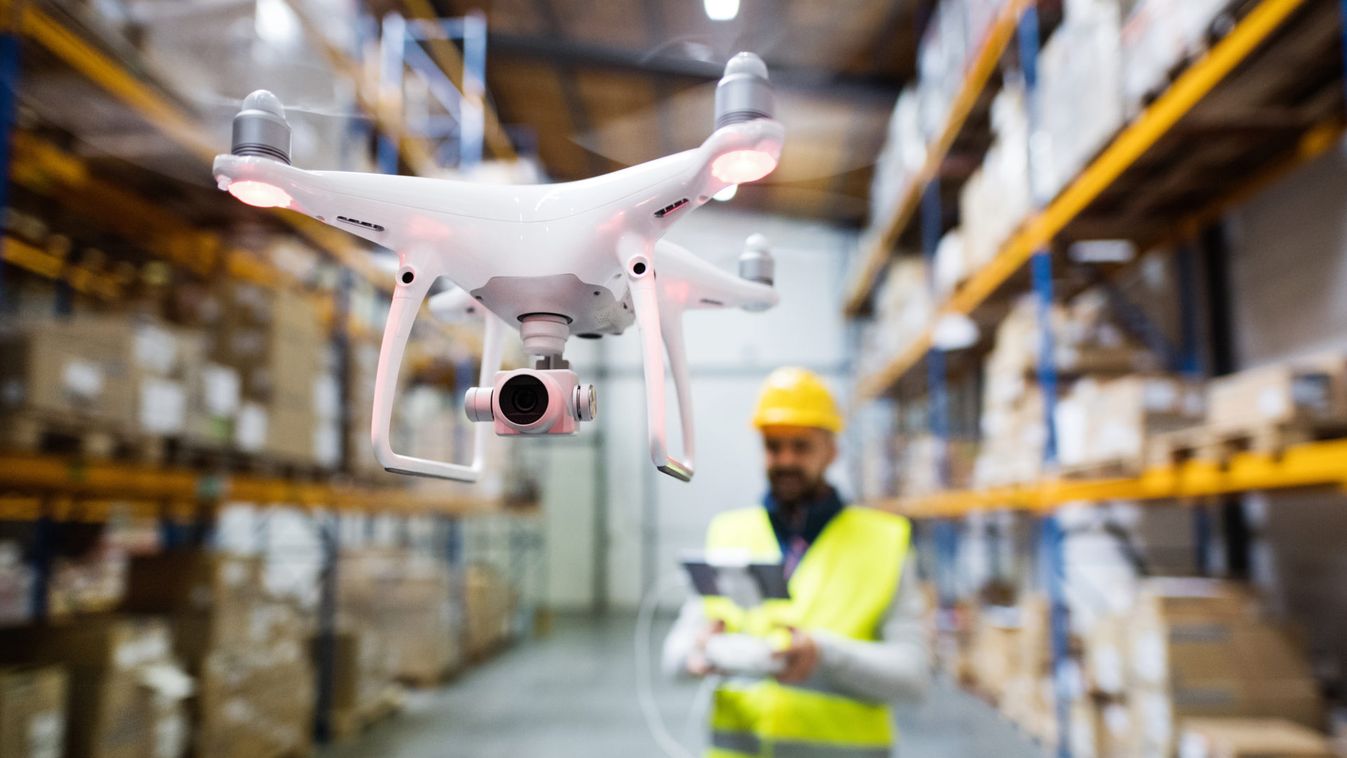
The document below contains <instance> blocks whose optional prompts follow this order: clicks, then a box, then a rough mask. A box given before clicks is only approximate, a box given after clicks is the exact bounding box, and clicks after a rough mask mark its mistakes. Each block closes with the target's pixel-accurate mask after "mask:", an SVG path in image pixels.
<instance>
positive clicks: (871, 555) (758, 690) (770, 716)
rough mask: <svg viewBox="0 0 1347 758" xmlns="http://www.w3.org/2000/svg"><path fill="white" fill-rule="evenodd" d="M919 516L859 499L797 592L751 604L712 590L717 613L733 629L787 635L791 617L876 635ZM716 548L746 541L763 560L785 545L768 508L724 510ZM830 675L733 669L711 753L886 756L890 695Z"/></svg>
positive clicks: (829, 530) (798, 580)
mask: <svg viewBox="0 0 1347 758" xmlns="http://www.w3.org/2000/svg"><path fill="white" fill-rule="evenodd" d="M910 537H911V524H910V523H909V522H908V521H907V519H905V518H903V517H901V516H897V515H894V514H891V513H885V512H882V511H876V510H872V509H868V508H858V507H855V506H850V507H847V508H844V509H842V511H841V512H840V513H838V514H837V515H836V516H834V517H833V519H832V520H831V521H829V522H828V525H827V526H826V527H824V529H823V532H822V533H821V534H820V535H819V536H818V539H816V540H815V541H814V543H813V544H812V545H811V546H810V547H809V549H808V551H806V552H805V554H804V558H803V559H802V560H801V561H800V563H799V565H798V566H797V567H796V569H795V573H794V574H792V575H791V578H790V582H789V584H788V586H789V588H790V599H789V600H768V601H766V602H765V603H764V604H763V605H762V606H760V607H758V608H753V609H749V610H745V609H743V608H740V607H739V606H737V605H735V604H734V603H733V602H732V601H730V600H729V599H728V598H721V597H712V598H706V600H705V612H706V615H707V617H708V618H710V619H711V620H720V621H723V622H724V623H725V627H726V631H728V632H739V633H747V634H754V635H758V636H762V637H766V638H768V639H772V640H775V641H776V642H777V643H778V644H779V643H780V642H782V639H781V638H782V636H783V635H784V634H785V631H784V630H785V628H786V627H796V628H799V629H801V630H803V631H815V630H826V631H829V632H832V633H834V634H837V635H840V636H844V637H850V638H852V639H857V640H876V639H878V636H879V631H880V626H881V624H882V623H883V621H884V618H885V615H886V614H887V612H888V609H889V607H890V605H891V604H892V602H893V597H894V593H895V592H896V591H897V589H898V582H899V581H900V580H901V579H902V569H903V565H904V564H905V563H906V560H907V551H908V546H909V544H910ZM706 548H707V550H708V551H714V550H737V551H747V553H748V554H749V555H750V556H752V557H753V558H754V559H757V560H765V561H772V562H776V561H779V560H781V547H780V544H779V543H778V542H777V539H776V534H775V533H774V532H773V531H772V524H771V521H770V520H769V518H768V516H767V511H766V510H765V509H763V508H748V509H745V510H739V511H731V512H728V513H723V514H721V515H719V516H717V517H716V518H715V519H714V520H713V521H712V522H711V527H710V530H709V531H708V533H707V539H706ZM820 679H821V677H817V676H815V677H811V681H808V682H804V683H802V684H801V685H784V684H780V683H778V682H777V681H776V680H775V679H760V680H746V679H744V680H739V679H729V680H727V681H725V682H724V683H722V684H721V686H720V687H719V688H718V689H717V690H716V693H715V700H714V705H713V707H712V711H711V748H710V750H709V751H708V752H707V758H750V757H751V758H791V757H792V756H810V757H814V756H827V758H871V757H872V756H873V757H874V758H882V757H886V756H888V755H889V754H890V751H891V749H892V745H893V741H894V737H895V735H894V731H893V718H892V714H891V712H890V710H889V707H888V705H887V704H885V703H872V702H863V701H860V700H854V699H852V698H850V697H847V696H845V695H842V694H840V693H837V692H833V691H829V688H828V687H827V686H826V682H821V681H818V680H820Z"/></svg>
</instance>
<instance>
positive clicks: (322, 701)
mask: <svg viewBox="0 0 1347 758" xmlns="http://www.w3.org/2000/svg"><path fill="white" fill-rule="evenodd" d="M314 518H315V519H316V521H315V523H316V525H317V527H318V529H317V531H318V539H319V542H320V547H321V549H322V569H321V572H320V574H319V577H318V581H319V598H318V639H317V642H318V645H317V648H318V649H317V651H316V652H317V657H318V666H317V671H316V672H314V673H315V674H316V676H317V680H318V681H317V683H316V684H317V692H316V693H315V694H316V702H315V704H314V739H315V740H317V741H318V743H319V744H327V743H328V742H331V741H332V737H333V724H332V703H333V690H334V688H335V686H336V681H337V680H336V669H337V567H338V564H339V557H340V554H341V516H340V515H339V514H337V513H332V514H330V516H329V518H327V519H322V517H321V516H315V517H314Z"/></svg>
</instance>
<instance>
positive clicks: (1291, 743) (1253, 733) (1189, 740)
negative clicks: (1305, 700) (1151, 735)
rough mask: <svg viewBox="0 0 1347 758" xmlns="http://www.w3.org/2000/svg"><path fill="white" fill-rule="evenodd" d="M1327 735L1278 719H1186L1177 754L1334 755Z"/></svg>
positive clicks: (1242, 757)
mask: <svg viewBox="0 0 1347 758" xmlns="http://www.w3.org/2000/svg"><path fill="white" fill-rule="evenodd" d="M1333 756H1334V753H1333V751H1332V749H1331V748H1330V746H1329V743H1328V738H1327V736H1326V735H1323V734H1320V733H1319V732H1316V731H1314V730H1312V729H1308V728H1306V727H1303V726H1300V725H1299V724H1294V723H1291V722H1288V721H1281V720H1277V719H1185V720H1184V722H1183V732H1182V736H1181V737H1180V740H1179V758H1333Z"/></svg>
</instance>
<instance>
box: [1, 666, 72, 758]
mask: <svg viewBox="0 0 1347 758" xmlns="http://www.w3.org/2000/svg"><path fill="white" fill-rule="evenodd" d="M65 707H66V675H65V672H64V671H62V670H61V669H60V668H59V667H56V666H32V667H23V668H9V669H0V758H62V756H64V755H65V730H66V710H65Z"/></svg>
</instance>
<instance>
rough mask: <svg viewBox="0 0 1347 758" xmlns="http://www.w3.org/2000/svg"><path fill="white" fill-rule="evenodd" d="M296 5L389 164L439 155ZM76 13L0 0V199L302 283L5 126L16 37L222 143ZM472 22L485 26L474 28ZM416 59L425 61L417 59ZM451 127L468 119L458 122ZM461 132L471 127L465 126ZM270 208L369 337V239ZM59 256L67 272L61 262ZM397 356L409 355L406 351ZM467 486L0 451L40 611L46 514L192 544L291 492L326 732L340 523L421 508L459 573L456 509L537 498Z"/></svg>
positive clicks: (163, 120) (179, 142) (1, 248)
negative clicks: (126, 518)
mask: <svg viewBox="0 0 1347 758" xmlns="http://www.w3.org/2000/svg"><path fill="white" fill-rule="evenodd" d="M292 9H293V10H295V12H296V14H297V16H298V18H299V20H300V22H301V26H302V27H303V28H304V29H305V30H306V33H307V34H308V35H309V37H310V40H311V42H312V43H313V44H315V45H316V46H317V47H318V48H319V49H320V50H321V51H322V52H323V54H324V55H325V56H326V57H327V58H328V59H329V62H330V63H331V64H332V65H333V67H334V69H335V70H337V71H338V72H339V73H341V74H342V75H343V76H345V77H347V78H349V79H350V81H351V83H352V84H353V85H354V86H355V89H356V94H357V97H356V103H357V106H358V107H359V109H360V112H361V113H363V115H364V117H365V118H367V119H369V120H370V121H372V122H373V124H374V131H375V134H376V135H377V136H378V137H379V139H380V141H381V143H382V144H383V145H392V147H393V151H392V152H393V157H392V159H391V160H385V162H384V167H385V169H386V170H390V171H396V170H397V169H398V163H399V161H400V162H401V163H402V164H404V165H406V166H409V167H411V168H412V169H414V170H416V171H417V172H418V173H431V172H435V171H438V167H437V165H436V163H435V161H434V159H433V157H432V156H431V154H430V153H429V151H427V150H426V148H425V146H424V145H423V143H422V135H417V134H413V133H411V131H410V130H409V128H408V127H407V125H406V124H405V123H404V122H403V120H402V118H401V115H400V114H392V113H389V112H387V110H386V109H381V108H380V107H379V103H380V100H379V98H378V96H377V95H376V94H374V93H371V92H368V91H367V90H366V89H365V88H364V87H363V86H362V74H361V71H360V68H359V66H358V65H357V64H356V63H355V59H354V58H353V57H352V56H351V55H350V54H348V53H346V52H345V51H343V50H341V49H340V48H339V47H337V46H336V45H334V44H333V43H331V42H330V41H329V40H327V39H326V38H325V37H323V36H322V34H321V32H320V31H319V30H318V29H317V27H316V25H315V24H314V23H313V21H312V19H310V18H308V17H307V16H306V15H305V14H303V12H302V9H301V8H299V7H298V6H294V5H293V4H292ZM404 10H406V11H407V13H408V14H409V15H413V16H415V17H416V18H417V19H418V21H417V23H418V24H419V25H420V26H430V25H444V24H445V23H450V22H449V21H446V20H442V19H436V18H434V13H433V11H432V10H431V8H430V6H429V5H428V4H426V3H425V2H424V0H405V2H404ZM476 23H477V25H478V26H481V25H482V24H483V23H484V22H482V21H481V20H480V19H477V21H476ZM466 26H468V24H460V27H466ZM79 27H80V24H79V23H78V21H77V20H76V19H75V18H74V17H70V16H67V14H65V13H64V12H63V11H61V10H60V9H59V8H56V7H54V6H53V5H51V4H50V3H44V2H37V1H31V2H30V1H27V0H0V208H3V207H7V200H8V196H9V191H10V187H11V185H12V184H13V185H18V186H22V187H24V189H25V190H27V191H30V192H34V193H38V194H45V195H47V196H49V197H66V198H78V203H76V205H78V206H79V207H81V208H82V209H83V210H84V212H87V213H92V214H95V215H96V216H97V217H98V219H99V221H100V222H103V224H104V226H106V227H108V231H111V232H114V233H120V234H122V235H123V236H127V237H129V238H132V239H136V240H138V242H139V244H140V245H141V246H142V247H143V248H144V251H145V252H147V253H150V254H153V255H155V256H157V257H159V258H162V259H164V260H165V261H167V262H169V263H170V264H172V265H174V266H178V267H181V268H184V269H186V270H189V271H193V272H195V273H197V274H198V275H207V274H210V273H213V272H218V273H220V274H222V275H224V276H227V277H230V278H232V279H236V280H242V281H248V282H252V283H255V284H260V285H264V286H268V287H275V288H280V289H284V290H286V291H289V292H294V293H296V294H298V293H300V292H301V291H302V289H301V287H302V285H301V284H300V283H299V282H297V281H296V280H295V279H294V277H292V276H290V275H288V274H287V273H285V272H284V271H282V270H281V269H279V268H278V267H276V266H274V265H272V264H271V263H270V262H268V261H266V260H264V259H263V258H262V257H260V256H259V255H258V254H256V253H254V252H252V251H250V250H246V249H243V248H240V247H236V246H233V245H232V244H231V243H229V242H228V241H227V240H226V238H225V237H224V236H223V235H221V234H219V233H217V232H214V231H211V230H208V229H201V228H196V227H194V226H192V225H191V224H190V223H187V222H184V221H182V220H181V219H179V218H177V217H175V216H174V214H172V213H171V212H170V211H166V210H165V209H163V208H161V207H158V206H157V204H156V202H155V201H154V200H153V199H152V198H149V197H145V196H142V195H140V194H138V193H137V191H136V190H135V189H129V188H124V187H121V186H118V185H117V184H114V183H112V182H109V181H107V180H106V179H102V178H100V177H99V176H98V175H97V172H96V171H95V170H93V169H92V168H91V167H90V166H89V165H88V164H87V162H86V161H85V160H84V159H82V158H80V157H79V156H77V155H75V154H73V153H71V152H69V151H66V150H64V149H62V148H61V147H60V146H58V145H56V144H52V143H50V142H47V141H45V140H44V139H43V138H40V137H36V136H34V135H31V134H27V133H20V132H17V131H16V130H15V128H14V127H15V119H16V113H17V106H18V100H19V92H20V84H21V82H20V78H21V68H20V50H21V47H23V46H26V45H30V44H31V45H32V46H33V47H34V48H35V49H36V50H40V51H41V54H42V55H44V56H46V57H49V58H51V59H55V60H57V61H59V62H60V63H62V64H63V65H64V66H66V67H67V68H68V69H69V70H71V71H73V72H74V73H75V74H77V75H78V76H79V77H80V78H82V79H83V80H84V81H86V82H87V83H89V84H91V85H93V86H94V87H95V88H96V89H97V90H99V91H100V92H101V94H102V95H105V96H106V97H108V98H109V99H110V100H111V101H113V102H115V103H118V104H120V106H122V107H123V108H125V109H126V110H127V111H129V112H131V113H134V114H135V115H136V116H138V117H140V118H141V119H142V120H143V121H144V122H145V124H146V125H147V126H148V128H150V129H152V130H157V131H158V132H159V133H161V134H162V135H163V136H164V137H166V138H167V139H168V140H169V141H170V142H171V143H172V144H174V145H176V146H177V148H178V149H181V150H182V151H184V154H185V155H186V156H189V157H190V159H191V160H192V161H193V162H194V165H198V166H199V167H200V169H201V171H203V172H206V171H208V170H209V165H210V161H211V160H212V159H213V157H214V155H215V154H216V153H217V152H219V147H220V146H218V145H215V144H213V143H211V142H210V141H209V140H207V139H206V138H205V137H204V136H203V135H204V134H206V131H205V130H204V129H202V128H201V125H200V124H199V123H198V122H197V121H196V120H195V118H194V117H193V116H191V115H190V114H189V113H188V111H187V109H185V108H184V107H182V106H180V105H179V104H178V103H177V102H176V99H175V98H174V97H173V96H172V94H171V93H168V92H165V91H163V90H161V89H160V88H158V87H157V86H155V85H153V84H151V83H149V82H148V81H146V80H145V79H144V78H142V76H140V75H139V74H138V73H137V70H138V69H139V68H140V67H139V66H134V65H126V64H125V63H123V61H122V59H121V58H120V55H125V51H119V54H111V53H109V52H108V51H107V49H106V48H105V47H104V46H103V45H101V44H100V43H99V42H98V41H96V39H95V37H96V35H92V36H91V35H90V34H89V33H88V30H87V29H83V28H79ZM419 28H420V27H418V29H419ZM475 31H477V32H480V34H481V36H482V37H483V39H484V35H485V30H484V28H481V29H476V30H475ZM423 36H433V35H429V34H426V35H423ZM426 44H427V45H428V47H429V48H430V50H431V57H433V58H434V59H435V61H436V62H437V63H438V64H439V66H440V68H441V69H443V71H444V72H445V73H443V74H441V75H442V76H445V77H446V81H447V82H448V84H449V87H450V88H452V89H453V91H455V92H457V93H459V94H460V95H462V93H463V91H464V90H463V86H464V85H463V83H464V81H465V80H467V81H468V82H472V81H476V82H478V83H484V82H485V71H484V67H485V58H484V56H482V55H480V54H478V55H473V56H470V57H469V59H468V60H466V61H465V60H463V59H462V58H460V57H458V50H457V48H456V47H455V46H454V45H452V44H450V43H449V42H447V41H446V40H444V39H430V40H428V41H427V42H426ZM420 74H421V75H422V76H430V75H434V73H433V72H428V71H425V70H422V71H421V72H420ZM455 79H456V80H457V82H455V81H453V80H455ZM470 94H471V96H472V97H473V98H475V99H474V102H473V105H474V106H475V107H477V108H479V109H480V110H481V114H482V120H483V125H482V127H481V128H479V129H478V130H477V133H476V139H477V140H478V144H477V146H476V147H475V148H472V147H470V148H468V150H467V152H468V153H469V154H473V155H476V156H480V155H481V153H482V140H484V141H485V146H487V147H489V148H490V150H491V152H492V153H493V154H495V155H497V156H501V157H506V158H510V157H513V156H514V151H513V148H512V146H511V144H510V141H509V139H508V137H507V136H506V134H505V132H504V130H503V129H502V128H501V125H500V123H499V120H498V118H497V117H496V115H495V113H494V111H493V110H492V108H491V105H490V103H489V102H488V101H487V100H486V99H485V93H484V91H482V90H480V89H479V90H475V91H472V92H471V93H470ZM459 136H460V137H463V136H465V135H464V134H463V133H462V132H461V131H460V132H459ZM466 136H468V137H469V138H471V135H470V134H469V135H466ZM273 213H274V217H275V219H276V220H277V221H279V222H280V223H281V224H283V225H285V226H286V227H288V228H290V229H292V230H293V231H294V232H295V233H297V234H298V235H300V236H301V237H303V238H304V239H306V240H307V241H308V242H309V243H310V244H311V245H313V247H314V248H315V249H317V250H319V251H321V252H323V253H325V254H326V255H328V256H330V257H331V258H332V259H333V260H334V261H335V262H337V263H339V264H340V265H341V266H342V267H343V270H344V272H345V273H344V275H343V277H342V285H341V286H340V287H339V288H338V290H337V291H336V293H335V294H334V295H332V296H331V297H330V298H329V302H327V304H326V305H327V312H328V314H329V315H330V316H331V319H330V326H331V330H332V336H333V338H334V340H335V342H336V344H337V345H338V346H339V347H343V348H344V346H346V345H349V344H350V342H351V341H352V340H375V341H377V339H378V334H377V333H376V332H375V331H374V330H372V329H371V328H369V327H367V326H365V325H363V324H359V323H357V322H356V321H355V320H354V319H353V318H352V317H351V316H350V313H349V297H350V292H351V286H352V285H353V278H354V277H360V278H361V279H363V280H365V281H367V282H369V283H370V284H371V285H372V286H374V287H375V288H376V290H377V291H382V292H384V293H385V294H388V293H391V290H392V288H393V279H392V277H391V276H390V275H388V274H387V273H386V272H384V271H382V270H381V269H379V268H378V267H376V266H375V265H373V263H372V262H371V260H370V257H369V255H368V253H367V251H366V250H365V249H364V248H363V247H362V246H361V245H359V244H357V243H355V242H354V240H353V239H352V238H351V237H349V236H348V235H345V234H343V233H341V232H340V231H337V230H333V229H330V228H328V227H325V226H323V225H321V224H319V223H317V222H314V221H312V220H310V219H307V218H304V217H300V216H298V215H297V214H293V213H285V212H281V211H274V212H273ZM4 264H8V265H11V266H14V267H16V268H20V269H26V270H28V271H30V272H32V273H36V274H38V275H40V276H44V277H46V278H51V279H55V278H59V277H61V276H62V274H63V271H62V261H60V260H59V259H56V258H54V257H53V256H50V255H48V254H47V253H46V251H43V250H41V249H38V248H37V247H35V246H33V245H30V244H27V243H25V242H24V241H22V240H19V239H17V238H14V237H12V236H8V235H6V236H5V237H4V238H3V239H2V240H0V291H3V283H4V282H3V275H4V271H3V269H4V267H5V265H4ZM66 269H67V272H68V269H69V267H68V266H67V267H66ZM67 284H69V285H71V286H75V287H83V288H86V289H88V290H90V291H95V292H97V293H98V294H100V295H102V296H103V299H105V300H115V299H117V294H118V293H117V291H116V286H115V283H113V282H111V281H109V280H106V279H105V278H98V277H92V278H88V277H86V281H84V282H83V284H79V283H76V282H74V281H71V282H67ZM309 294H313V293H309ZM440 328H441V330H442V332H443V333H444V334H446V335H447V336H449V337H450V338H452V339H455V340H458V341H459V342H460V343H463V342H466V343H467V344H468V345H469V346H470V347H471V348H472V351H473V352H474V353H478V354H479V353H480V345H477V344H474V343H475V337H474V335H470V334H467V333H463V332H461V330H458V329H451V328H448V327H440ZM409 360H412V361H413V363H415V359H409ZM470 369H471V366H466V365H465V366H460V371H462V370H470ZM339 379H340V381H341V382H342V383H343V384H345V383H347V381H348V380H347V378H346V377H345V376H341V377H339ZM346 426H349V425H348V424H343V428H345V427H346ZM471 492H472V491H471V490H469V489H463V488H457V489H455V488H439V489H418V488H409V487H394V486H372V485H369V484H361V483H356V482H353V481H352V482H348V481H316V480H314V479H313V476H312V474H311V473H310V474H307V475H299V476H296V475H294V474H286V475H281V474H266V473H249V472H247V471H242V472H241V471H224V470H221V471H216V470H209V469H195V468H164V467H160V466H154V465H149V464H139V463H135V462H129V463H128V462H124V461H94V460H84V459H81V458H69V457H63V456H55V455H37V454H34V455H20V454H0V521H8V522H22V523H26V524H29V525H31V527H32V528H31V530H30V533H31V538H30V539H31V543H32V544H31V546H30V566H31V569H32V575H33V584H32V595H31V601H30V607H31V610H32V612H33V616H34V618H36V619H39V620H40V619H44V618H46V612H47V598H48V593H49V580H50V578H51V570H52V566H53V561H54V558H55V551H56V549H57V547H58V545H57V544H56V543H57V540H58V536H57V535H58V533H59V530H58V528H57V527H58V525H59V524H61V523H106V522H107V521H108V519H109V518H111V517H112V516H113V514H130V515H135V516H139V517H145V518H152V519H156V520H157V521H158V524H159V531H160V535H161V540H160V542H161V545H162V546H163V547H164V548H174V547H184V546H197V547H201V546H205V545H207V544H209V543H210V541H211V539H212V529H213V522H214V519H215V517H216V515H217V513H218V511H219V509H220V508H221V507H222V506H223V505H225V504H227V503H232V502H242V503H249V504H254V505H256V506H259V507H263V508H294V509H300V510H301V511H304V512H306V513H308V514H309V516H310V522H311V523H312V524H313V526H314V528H315V530H316V534H317V535H318V538H319V543H320V545H321V546H322V561H321V564H322V570H321V574H320V579H319V581H320V601H319V615H318V621H319V630H320V635H319V640H318V646H319V653H318V658H319V666H318V667H317V676H318V687H317V695H318V703H317V708H316V713H317V721H316V724H315V731H316V735H317V737H318V739H319V740H320V741H327V740H329V739H330V738H331V737H332V736H333V731H332V724H331V723H329V722H328V718H327V717H328V715H329V714H330V708H328V707H326V706H327V705H328V704H330V702H331V701H330V698H331V694H332V684H333V671H334V666H335V647H334V633H335V625H336V614H337V607H336V598H337V567H338V555H339V552H340V550H341V545H342V534H343V527H344V526H345V525H347V524H348V523H350V522H351V521H352V520H356V519H364V520H365V521H366V523H367V524H369V523H372V521H373V519H374V518H376V517H378V518H396V519H401V520H403V521H404V523H405V522H406V521H407V520H409V519H420V518H428V519H433V521H434V524H435V526H436V531H437V533H438V534H439V535H440V536H439V537H438V538H437V539H436V542H437V544H438V545H439V547H440V548H442V550H438V551H437V552H440V553H441V554H442V557H443V559H444V560H445V561H446V563H447V564H448V565H449V566H450V568H451V570H453V571H454V572H455V575H458V576H461V569H463V568H464V566H465V561H466V555H465V553H466V551H465V547H464V544H463V543H464V538H463V529H464V526H465V525H464V522H463V519H465V518H469V517H473V516H475V515H486V514H502V513H507V514H517V515H522V516H528V515H529V514H530V513H532V512H533V511H534V510H535V508H534V504H527V503H526V504H518V506H517V507H516V508H513V509H511V510H508V511H507V510H503V508H502V505H503V504H502V502H500V501H498V500H487V499H483V498H481V497H476V496H474V495H472V494H471ZM376 515H377V516H376ZM537 548H538V545H537V544H536V540H533V539H530V538H529V536H528V534H526V533H525V532H524V531H523V530H521V529H518V528H516V527H515V526H514V525H512V526H511V528H510V534H509V539H508V549H509V551H510V555H511V561H512V563H513V564H514V565H515V566H516V567H517V566H522V565H523V564H522V561H523V560H524V558H523V557H522V553H523V552H529V551H533V552H536V551H537ZM520 571H522V569H520V570H518V571H516V572H515V573H520ZM460 589H461V588H460ZM460 595H461V591H460V592H456V597H455V598H453V600H455V601H456V605H457V607H459V608H461V607H462V598H461V596H460Z"/></svg>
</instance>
